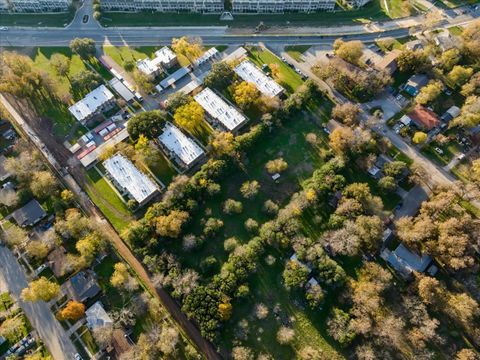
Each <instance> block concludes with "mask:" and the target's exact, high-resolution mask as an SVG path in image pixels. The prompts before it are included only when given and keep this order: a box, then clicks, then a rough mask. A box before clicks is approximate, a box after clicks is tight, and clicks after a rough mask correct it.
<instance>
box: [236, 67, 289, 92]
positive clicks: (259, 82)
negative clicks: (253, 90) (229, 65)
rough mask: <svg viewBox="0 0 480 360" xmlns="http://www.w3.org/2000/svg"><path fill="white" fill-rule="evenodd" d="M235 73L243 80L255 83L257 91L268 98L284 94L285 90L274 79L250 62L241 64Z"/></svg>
mask: <svg viewBox="0 0 480 360" xmlns="http://www.w3.org/2000/svg"><path fill="white" fill-rule="evenodd" d="M235 72H236V73H237V74H238V76H240V77H241V78H242V79H243V80H245V81H248V82H251V83H254V84H255V86H256V87H257V89H258V90H259V91H260V92H261V93H262V94H263V95H266V96H270V97H273V96H277V95H279V94H281V93H282V91H283V88H282V87H281V86H280V85H278V84H277V83H276V82H275V81H274V80H273V79H271V78H270V77H268V76H267V75H265V74H264V73H263V71H262V70H260V69H259V68H257V67H256V66H255V65H253V63H252V62H250V61H249V60H245V61H243V62H241V63H240V64H239V65H238V66H237V67H236V68H235Z"/></svg>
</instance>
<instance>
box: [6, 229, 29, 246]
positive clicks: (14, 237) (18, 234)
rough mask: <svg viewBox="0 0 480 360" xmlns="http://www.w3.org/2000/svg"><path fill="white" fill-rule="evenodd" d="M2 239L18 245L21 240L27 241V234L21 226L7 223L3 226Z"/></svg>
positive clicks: (12, 244) (9, 243)
mask: <svg viewBox="0 0 480 360" xmlns="http://www.w3.org/2000/svg"><path fill="white" fill-rule="evenodd" d="M3 231H4V239H5V241H6V243H7V244H8V245H10V246H16V245H20V244H22V243H23V242H25V241H27V239H28V234H27V232H26V231H25V230H24V229H22V228H21V227H19V226H17V225H14V224H9V226H8V227H7V226H5V227H4V230H3Z"/></svg>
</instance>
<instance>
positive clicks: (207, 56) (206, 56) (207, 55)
mask: <svg viewBox="0 0 480 360" xmlns="http://www.w3.org/2000/svg"><path fill="white" fill-rule="evenodd" d="M219 54H220V53H219V52H218V50H217V48H215V47H212V48H210V49H208V50H207V51H205V52H204V53H203V55H202V56H200V57H199V58H198V59H196V60H195V61H194V62H193V65H194V66H200V65H203V64H205V63H206V62H207V61H210V60H212V59H215V58H217V57H218V56H219Z"/></svg>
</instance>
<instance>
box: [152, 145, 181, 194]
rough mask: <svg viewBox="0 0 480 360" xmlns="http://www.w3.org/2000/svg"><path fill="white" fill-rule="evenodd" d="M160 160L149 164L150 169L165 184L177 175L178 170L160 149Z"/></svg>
mask: <svg viewBox="0 0 480 360" xmlns="http://www.w3.org/2000/svg"><path fill="white" fill-rule="evenodd" d="M159 154H160V156H159V161H156V162H155V164H153V165H151V166H149V170H150V171H151V172H152V174H153V175H154V176H155V177H157V178H158V179H159V180H160V181H161V182H162V183H163V184H164V185H165V186H167V185H168V184H169V183H170V182H171V181H172V179H173V178H174V177H175V176H176V175H177V171H176V170H175V169H174V167H173V166H172V164H171V163H170V162H169V161H168V160H167V158H165V156H164V155H163V152H162V151H159Z"/></svg>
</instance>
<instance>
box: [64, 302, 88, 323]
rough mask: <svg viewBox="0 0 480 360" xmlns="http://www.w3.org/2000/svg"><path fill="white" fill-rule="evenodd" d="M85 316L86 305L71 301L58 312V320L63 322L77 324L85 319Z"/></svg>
mask: <svg viewBox="0 0 480 360" xmlns="http://www.w3.org/2000/svg"><path fill="white" fill-rule="evenodd" d="M84 314H85V305H83V304H82V303H81V302H78V301H75V300H70V301H69V302H68V303H67V305H65V307H64V308H63V309H61V310H60V311H59V312H58V314H57V318H58V319H59V320H61V321H65V320H72V321H74V322H75V321H77V320H78V319H80V318H81V317H83V315H84Z"/></svg>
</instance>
